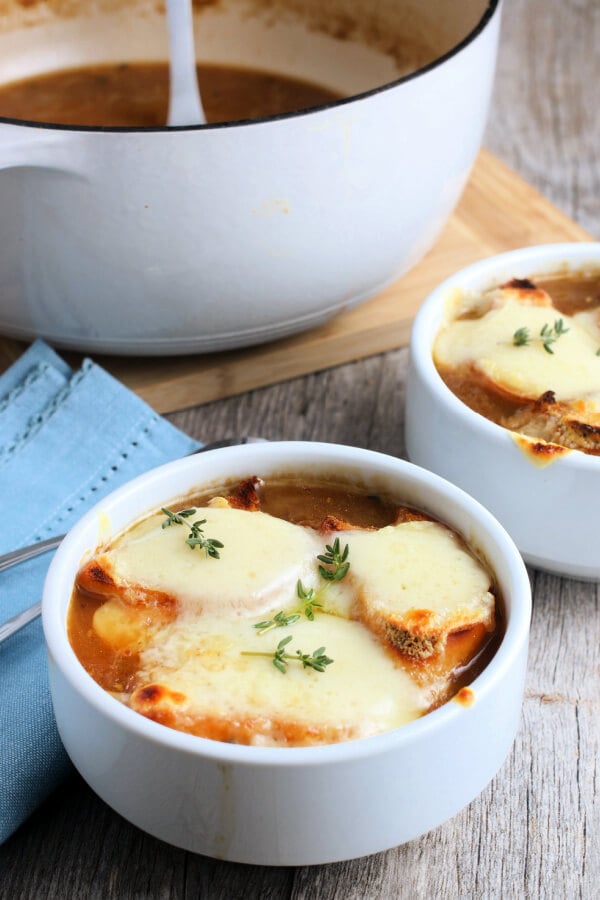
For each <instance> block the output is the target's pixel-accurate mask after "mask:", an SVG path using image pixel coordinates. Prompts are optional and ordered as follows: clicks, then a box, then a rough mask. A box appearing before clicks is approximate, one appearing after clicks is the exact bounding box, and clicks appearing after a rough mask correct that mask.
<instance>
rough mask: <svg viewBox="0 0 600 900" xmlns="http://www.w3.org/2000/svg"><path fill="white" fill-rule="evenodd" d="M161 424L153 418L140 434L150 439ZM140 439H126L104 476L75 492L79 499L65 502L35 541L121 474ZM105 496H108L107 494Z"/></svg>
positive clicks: (38, 531)
mask: <svg viewBox="0 0 600 900" xmlns="http://www.w3.org/2000/svg"><path fill="white" fill-rule="evenodd" d="M158 422H160V417H159V416H158V415H156V416H153V417H152V419H150V421H149V422H148V423H147V425H145V426H144V427H143V428H142V430H141V432H139V434H140V436H142V437H149V435H150V433H151V431H152V429H153V428H154V427H155V425H156V424H157V423H158ZM138 428H139V425H138V424H137V423H136V425H135V426H134V427H133V428H132V429H131V431H130V432H129V433H130V434H131V432H132V431H138ZM140 443H141V441H140V437H137V438H131V439H129V440H128V439H127V437H126V438H125V442H124V443H123V444H122V445H121V448H117V455H116V456H114V457H113V461H112V463H111V464H110V465H109V466H107V467H105V468H104V469H102V470H100V471H101V472H102V474H101V475H100V474H99V473H98V475H97V476H96V477H95V479H94V481H93V482H92V484H90V486H89V487H88V488H87V490H85V491H74V492H73V494H71V498H73V497H75V496H77V494H79V496H78V497H77V499H71V498H67V500H66V501H65V502H66V503H68V504H69V505H68V506H67V507H66V508H63V511H62V512H61V513H57V514H54V515H53V516H52V517H51V518H50V519H49V520H48V521H47V522H45V523H44V524H43V525H42V527H41V528H40V529H39V530H37V531H36V532H34V535H35V536H34V537H33V538H31V540H33V541H37V540H42V536H43V535H47V534H48V533H49V532H54V531H55V530H56V526H58V525H60V523H61V522H64V521H65V519H67V518H70V517H71V516H72V514H73V513H74V512H75V510H76V508H77V506H79V505H80V504H81V503H86V502H87V500H88V499H89V497H90V495H91V494H95V493H96V492H97V491H98V490H100V489H101V488H102V486H103V485H106V484H107V483H108V481H109V480H110V479H111V478H114V477H115V475H116V474H117V473H118V472H119V469H120V467H121V466H122V465H123V463H125V462H127V461H128V460H129V455H130V448H132V449H133V450H134V451H135V450H137V448H138V447H139V446H140ZM103 496H106V495H105V494H104V495H103Z"/></svg>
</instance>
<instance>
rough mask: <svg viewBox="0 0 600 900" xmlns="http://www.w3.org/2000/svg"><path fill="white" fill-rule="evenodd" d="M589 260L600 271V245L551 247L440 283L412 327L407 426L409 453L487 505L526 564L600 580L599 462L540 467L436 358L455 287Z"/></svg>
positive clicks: (579, 459)
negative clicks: (460, 392)
mask: <svg viewBox="0 0 600 900" xmlns="http://www.w3.org/2000/svg"><path fill="white" fill-rule="evenodd" d="M590 265H591V266H593V267H598V268H600V243H593V244H586V243H582V244H550V245H547V246H541V247H530V248H525V249H523V250H517V251H513V252H510V253H504V254H501V255H499V256H496V257H493V258H491V259H486V260H483V261H482V262H478V263H476V264H475V265H472V266H469V267H468V268H466V269H464V270H463V271H461V272H458V273H457V274H455V275H453V276H452V277H451V278H449V279H447V280H446V281H445V282H444V283H443V284H441V285H440V286H439V287H438V288H437V289H436V290H435V291H434V292H433V293H432V294H431V295H430V296H429V298H428V299H427V300H426V301H425V303H424V304H423V306H422V307H421V309H420V311H419V313H418V314H417V317H416V319H415V322H414V325H413V330H412V335H411V343H410V354H411V359H410V369H409V376H408V384H407V395H406V418H405V429H406V446H407V450H408V455H409V457H410V459H411V460H412V461H413V462H415V463H417V464H418V465H421V466H424V467H425V468H427V469H430V470H431V471H433V472H437V473H438V474H439V475H442V476H443V477H444V478H447V479H449V480H450V481H452V482H453V483H454V484H457V485H459V486H460V487H462V488H463V489H464V490H465V491H468V492H469V493H470V494H471V495H472V496H473V497H475V498H477V500H479V501H480V503H483V504H484V506H486V507H487V508H488V509H489V510H490V511H491V512H492V513H493V515H495V516H496V517H497V518H498V519H499V521H500V522H501V523H502V524H503V525H504V527H505V528H506V529H507V531H508V532H509V534H510V535H511V537H512V538H513V540H514V541H515V543H516V544H517V546H518V547H519V549H520V551H521V553H522V554H523V556H524V557H525V560H526V561H527V562H528V563H531V565H533V566H537V567H539V568H542V569H546V570H548V571H551V572H556V573H558V574H562V575H571V576H573V577H576V578H583V579H600V532H599V531H598V528H597V521H598V494H599V491H600V459H598V457H596V456H591V455H586V454H584V453H581V452H579V451H576V450H574V451H572V452H571V453H569V454H566V455H564V456H560V457H558V458H556V459H555V460H554V461H553V462H552V463H550V465H548V466H546V467H545V468H539V467H538V466H536V465H534V463H533V462H532V461H531V460H530V459H529V458H528V456H526V455H525V454H524V453H523V451H522V450H521V449H519V447H518V445H517V444H516V443H515V441H514V439H513V437H512V436H511V432H509V431H507V430H506V429H504V428H501V427H500V426H498V425H495V424H494V423H493V422H490V421H488V420H487V419H485V418H484V417H483V416H480V415H478V414H477V413H474V412H473V411H472V410H470V409H469V408H468V407H467V406H465V404H463V403H462V402H461V401H460V400H458V398H457V397H456V396H455V395H454V394H453V393H452V392H451V391H450V390H449V389H448V388H447V387H446V385H445V384H444V382H443V381H442V379H441V378H440V376H439V375H438V372H437V370H436V368H435V366H434V364H433V359H432V346H433V341H434V338H435V335H436V333H437V330H438V328H439V326H440V324H441V321H442V317H443V309H444V303H445V301H446V298H447V297H448V294H449V293H450V292H452V291H455V290H457V289H458V290H463V289H464V290H474V291H477V290H481V289H486V288H489V287H492V286H494V285H498V284H502V283H503V282H505V281H507V280H509V279H511V278H515V277H516V278H526V277H529V278H534V279H535V276H536V275H542V274H546V273H552V272H559V271H563V270H566V271H568V270H573V271H577V270H578V269H579V268H581V267H586V266H590ZM549 387H550V386H549Z"/></svg>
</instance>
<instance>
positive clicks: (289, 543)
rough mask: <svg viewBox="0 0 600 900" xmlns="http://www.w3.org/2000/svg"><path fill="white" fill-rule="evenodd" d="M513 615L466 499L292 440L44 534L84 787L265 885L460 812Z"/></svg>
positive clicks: (489, 726)
mask: <svg viewBox="0 0 600 900" xmlns="http://www.w3.org/2000/svg"><path fill="white" fill-rule="evenodd" d="M529 616H530V590H529V582H528V579H527V575H526V572H525V570H524V566H523V563H522V561H521V558H520V556H519V554H518V552H517V550H516V548H515V547H514V545H513V544H512V542H511V541H510V539H509V538H508V537H507V535H506V534H505V532H504V531H503V529H502V528H501V527H500V526H499V525H498V523H497V522H495V520H494V519H493V518H492V517H491V516H490V515H489V514H488V513H487V512H486V511H485V510H484V509H482V508H481V507H479V506H478V504H477V503H476V502H475V501H473V500H472V499H471V498H469V497H468V496H466V495H464V494H462V492H461V491H459V490H458V489H456V488H454V487H453V486H451V485H449V484H448V483H446V482H443V481H442V480H441V479H439V478H438V477H436V476H434V475H431V474H430V473H427V472H425V471H423V470H419V469H417V468H416V467H414V466H412V465H410V464H409V463H406V462H403V461H400V460H397V459H393V458H390V457H386V456H383V455H381V454H377V453H373V452H370V451H366V450H358V449H356V448H349V447H341V446H335V445H326V444H306V443H275V444H261V445H252V446H250V445H249V446H246V447H239V448H229V449H227V450H219V451H211V452H209V453H206V454H203V455H202V456H201V457H195V458H194V457H191V458H188V459H185V460H182V461H179V462H176V463H172V464H169V465H167V466H164V467H161V468H160V469H156V470H153V471H152V472H150V473H148V474H147V475H144V476H142V477H141V478H138V479H136V480H135V481H133V482H131V483H130V484H129V485H127V486H125V487H123V488H121V489H120V490H118V491H117V492H115V493H114V494H112V495H111V496H110V497H108V498H106V500H104V501H103V502H102V503H101V504H100V505H99V506H98V507H97V508H96V509H95V510H92V511H91V512H90V513H89V514H88V515H87V516H86V517H85V518H84V519H82V520H81V522H80V523H79V525H78V526H76V528H75V529H73V531H72V532H71V533H70V534H69V535H68V536H67V538H66V539H65V541H64V542H63V544H62V545H61V548H60V549H59V551H58V552H57V555H56V557H55V559H54V560H53V563H52V566H51V569H50V571H49V574H48V578H47V582H46V585H45V590H44V599H43V620H44V629H45V635H46V640H47V644H48V649H49V654H50V660H51V665H50V673H51V686H52V694H53V702H54V706H55V711H56V717H57V723H58V727H59V731H60V734H61V737H62V739H63V741H64V744H65V747H66V749H67V752H68V753H69V755H70V756H71V758H72V759H73V762H74V763H75V765H76V766H77V768H78V769H79V771H80V772H81V774H82V775H83V777H84V778H85V779H86V780H87V781H88V782H89V784H90V785H91V786H92V787H93V788H94V790H96V791H97V793H98V794H99V795H100V796H101V797H102V798H103V799H104V800H106V802H108V803H109V804H110V805H111V806H113V807H114V808H115V809H116V810H117V811H118V812H120V813H121V814H122V815H124V816H125V817H126V818H128V819H129V820H130V821H132V822H134V823H135V824H137V825H138V826H139V827H141V828H143V829H144V830H146V831H148V832H150V833H151V834H153V835H155V836H157V837H160V838H162V839H163V840H166V841H169V842H170V843H173V844H175V845H177V846H181V847H185V848H187V849H189V850H192V851H195V852H199V853H203V854H207V855H210V856H215V857H219V858H224V859H229V860H235V861H239V862H247V863H257V864H264V865H304V864H312V863H320V862H328V861H333V860H338V859H347V858H352V857H356V856H361V855H365V854H367V853H373V852H377V851H379V850H383V849H386V848H388V847H392V846H395V845H397V844H399V843H402V842H404V841H407V840H410V839H411V838H413V837H416V836H417V835H419V834H422V833H423V832H424V831H427V830H429V829H431V828H433V827H435V826H436V825H438V824H440V823H441V822H443V821H444V820H445V819H447V818H448V817H450V816H452V815H453V814H455V813H456V812H457V811H458V810H459V809H460V808H462V807H463V806H464V805H466V803H468V802H469V801H470V800H471V799H473V797H474V796H476V794H477V793H479V791H481V790H482V789H483V787H484V786H485V785H486V784H487V782H488V781H489V780H490V779H491V778H492V777H493V775H494V774H495V773H496V771H497V770H498V768H499V767H500V765H501V764H502V761H503V760H504V758H505V756H506V754H507V753H508V751H509V749H510V747H511V744H512V741H513V739H514V735H515V733H516V728H517V724H518V720H519V713H520V705H521V700H522V692H523V680H524V672H525V665H526V656H527V638H528V629H529ZM157 773H160V776H159V777H158V778H157ZM349 784H351V785H352V789H351V790H349V787H348V786H349ZM286 808H294V810H295V815H294V816H293V817H290V816H286V815H285V814H284V811H285V809H286ZM317 820H318V821H319V822H320V823H321V824H320V827H319V829H315V828H314V827H312V826H311V824H310V823H311V822H314V821H317ZM357 821H360V822H361V827H360V828H356V827H350V824H351V823H356V822H357Z"/></svg>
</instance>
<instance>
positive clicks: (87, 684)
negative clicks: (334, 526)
mask: <svg viewBox="0 0 600 900" xmlns="http://www.w3.org/2000/svg"><path fill="white" fill-rule="evenodd" d="M282 453H283V456H281V454H282ZM217 454H218V455H219V457H221V458H222V459H223V464H226V463H228V461H229V460H230V459H231V460H232V462H233V464H234V467H240V468H242V469H243V468H244V467H245V468H247V467H248V463H246V464H245V466H244V460H251V459H254V457H255V456H257V455H258V464H257V466H256V468H257V469H259V468H260V459H261V458H265V459H268V460H270V459H271V458H272V457H274V458H275V459H277V458H278V454H279V456H280V462H281V463H282V464H283V465H284V466H285V459H286V456H287V457H288V458H290V457H291V456H293V454H296V456H298V455H299V454H302V455H303V456H304V457H306V458H307V460H308V461H309V462H310V460H311V459H312V460H313V461H314V462H316V461H317V459H318V460H319V462H320V463H322V464H323V466H325V465H326V464H327V462H328V461H330V460H334V459H335V460H336V462H337V463H338V464H339V462H340V460H342V462H343V463H347V464H350V463H355V462H358V463H360V464H362V465H363V467H364V466H367V467H368V466H369V465H371V466H373V467H374V469H375V470H376V471H383V467H385V470H386V472H390V467H393V469H394V472H393V477H396V475H397V477H398V478H399V479H400V480H402V481H405V482H406V481H410V482H415V481H416V482H417V483H418V484H420V485H424V486H425V488H426V489H430V490H431V491H433V493H434V494H435V496H436V502H437V500H438V499H439V500H440V502H447V503H449V504H450V505H451V506H453V507H454V508H456V509H458V508H462V512H464V511H465V507H466V512H467V513H468V517H469V519H470V520H471V525H472V526H473V525H474V526H475V527H476V528H477V529H480V530H481V531H482V532H483V533H485V535H486V538H487V540H488V542H489V543H490V544H493V545H494V546H495V548H496V550H497V551H498V553H499V555H500V556H501V558H502V560H503V563H504V564H505V569H506V573H505V578H506V582H507V584H506V588H507V591H506V592H508V588H510V593H511V597H512V598H513V599H514V600H515V602H511V604H510V611H509V613H508V614H507V622H506V628H505V633H504V636H503V638H502V641H501V644H500V646H499V647H498V650H497V651H496V653H495V655H494V657H493V658H492V659H491V661H490V662H489V663H488V665H487V666H486V668H485V669H484V670H483V672H482V673H481V674H480V675H479V676H478V677H477V678H476V679H475V680H474V681H473V682H472V685H471V687H472V688H473V691H474V693H475V697H476V701H475V704H474V705H473V706H472V707H469V708H466V707H463V706H461V705H459V704H458V703H456V702H453V701H452V700H451V701H448V702H447V703H446V704H444V705H443V706H441V707H439V708H438V709H436V710H434V711H432V712H430V713H427V714H426V715H425V716H423V717H422V718H421V719H417V720H415V721H413V722H409V723H407V724H406V725H402V726H401V727H399V728H396V729H393V730H390V731H386V732H383V733H381V734H377V735H374V736H371V737H365V738H359V739H357V740H354V741H346V742H340V743H336V744H328V745H323V746H316V747H285V748H283V747H252V746H247V745H232V744H226V743H223V742H219V741H214V740H211V739H208V738H202V737H197V736H195V735H189V734H185V733H183V732H179V731H176V730H175V729H171V728H168V727H167V726H163V725H160V724H158V723H156V722H153V721H151V720H149V719H146V718H145V717H144V716H142V715H140V714H139V713H137V712H135V711H134V710H131V709H129V708H128V707H126V706H124V705H123V704H122V703H120V702H119V701H118V700H116V699H115V698H113V697H111V696H110V695H109V694H108V693H107V692H106V691H105V690H104V689H103V688H101V687H100V686H99V685H98V684H97V683H96V682H95V681H94V680H93V679H92V677H91V676H90V675H89V674H88V673H87V672H86V671H85V669H84V668H83V666H82V665H81V663H80V662H79V660H78V659H77V657H76V656H75V653H74V651H73V650H72V648H71V645H70V643H69V641H68V638H67V632H66V610H67V606H68V602H65V600H64V589H65V579H68V584H69V585H71V583H72V581H71V578H72V576H71V575H69V574H68V573H69V572H71V571H73V570H74V569H76V568H77V566H78V564H79V561H80V559H81V555H82V552H83V547H82V541H83V540H84V539H85V541H87V543H86V546H89V538H88V537H86V531H89V533H90V535H92V534H95V533H96V530H97V522H98V512H100V511H101V510H102V512H103V513H106V512H108V513H109V514H110V511H111V509H112V508H114V507H118V506H120V505H121V504H123V503H125V502H126V501H127V499H128V498H131V497H132V496H133V497H134V498H135V497H136V496H138V495H139V492H140V491H141V490H142V489H150V490H152V489H153V488H155V487H156V488H158V487H159V486H160V484H161V483H162V482H163V481H164V480H165V478H168V476H169V474H170V473H171V472H177V471H179V470H181V472H182V473H183V474H186V473H187V471H188V470H189V472H190V473H192V472H193V473H194V475H195V477H194V478H193V479H192V478H191V474H190V486H193V485H194V484H198V482H199V480H200V479H201V472H200V479H199V478H198V477H197V474H196V473H197V472H198V466H199V465H201V464H200V463H199V460H200V459H202V460H206V461H209V460H210V458H211V457H212V458H213V459H214V457H215V455H217ZM378 466H379V467H380V468H378ZM230 470H231V465H230ZM207 477H208V476H207ZM224 477H225V476H224ZM167 492H168V488H167ZM158 493H160V492H158ZM159 502H160V501H159ZM137 506H138V507H141V504H140V502H139V499H138V500H137ZM150 508H154V504H152V505H151V507H150ZM146 509H147V507H146V506H144V507H143V510H142V509H140V514H143V512H145V511H146ZM132 520H135V516H134V517H132ZM119 530H120V529H119ZM65 564H67V565H66V569H67V571H66V572H65V571H64V570H65ZM530 619H531V587H530V582H529V577H528V575H527V571H526V569H525V564H524V563H523V560H522V558H521V556H520V554H519V552H518V550H517V548H516V546H515V544H514V542H513V541H512V539H511V538H510V537H509V535H508V533H507V532H506V531H505V529H504V528H503V527H502V526H501V525H500V524H499V523H498V521H497V520H496V519H495V518H494V517H493V516H492V515H491V513H489V512H488V511H487V510H486V509H485V508H484V507H483V506H481V504H479V503H478V502H477V501H475V500H474V499H473V498H472V497H470V496H469V495H468V494H466V493H465V492H464V491H462V490H461V489H460V488H457V487H456V486H455V485H453V484H450V482H447V481H445V480H444V479H442V478H440V477H439V476H438V475H435V474H433V473H432V472H428V471H427V470H425V469H421V468H419V467H418V466H415V465H414V464H412V463H410V462H408V461H406V460H402V459H398V458H395V457H391V456H388V455H386V454H383V453H378V452H376V451H373V450H366V449H361V448H356V447H348V446H345V445H341V444H331V443H321V442H305V441H277V442H266V443H264V444H262V443H261V444H246V445H243V446H235V447H229V448H225V449H217V450H211V451H208V452H207V453H205V454H202V456H201V457H194V456H190V457H185V458H183V459H180V460H175V461H174V462H171V463H167V464H165V465H162V466H159V467H157V468H154V469H151V470H150V471H149V472H147V473H145V474H143V475H140V476H138V477H137V478H134V479H132V480H131V481H129V482H127V483H126V484H125V485H123V486H122V487H120V488H118V489H117V490H115V491H113V492H112V493H111V494H109V495H107V497H105V498H104V499H103V500H101V501H100V502H99V503H97V504H96V505H95V506H94V507H93V508H92V509H91V510H89V511H88V512H87V513H86V514H85V515H84V516H83V517H82V518H81V519H80V520H79V522H78V523H76V525H74V526H73V528H72V529H71V530H70V531H69V532H68V534H67V536H66V537H65V539H64V540H63V542H62V544H61V545H60V547H59V548H58V550H57V552H56V554H55V556H54V558H53V560H52V563H51V565H50V568H49V571H48V574H47V576H46V581H45V584H44V591H43V599H42V621H43V627H44V637H45V641H46V646H47V649H48V650H49V651H50V654H51V656H52V657H53V662H54V665H56V666H57V667H58V668H59V669H60V670H61V672H62V675H63V677H64V678H66V679H67V681H68V682H69V684H70V686H71V687H72V688H73V689H74V690H75V691H76V692H77V693H78V695H79V696H80V697H82V698H83V699H84V700H85V701H86V702H87V703H89V704H90V705H91V706H92V707H93V708H94V709H95V710H96V712H98V713H100V714H101V715H102V716H103V717H106V718H108V719H109V720H111V723H112V724H113V725H116V726H120V727H121V728H122V729H124V730H125V731H127V732H129V733H133V734H134V735H135V736H137V737H138V738H144V739H145V740H148V741H150V743H152V744H155V745H159V746H161V747H164V748H168V749H170V750H173V751H177V752H180V753H184V754H186V755H191V756H197V757H199V758H204V759H212V760H218V761H220V762H228V763H235V764H236V765H238V764H239V765H249V766H261V767H264V766H277V767H279V766H283V767H295V766H300V765H302V766H307V765H308V766H310V765H327V764H337V763H340V762H342V761H347V760H356V759H361V758H364V757H372V756H377V755H379V754H382V753H387V752H389V751H390V750H391V749H392V750H399V749H400V748H402V747H403V746H406V745H410V744H411V743H412V742H414V741H416V742H418V741H419V740H421V739H423V738H425V739H429V737H430V735H431V734H432V733H435V732H437V731H439V730H440V729H443V728H444V727H447V726H451V724H452V723H453V722H454V721H455V720H457V719H458V717H459V716H462V715H468V714H469V711H470V709H474V708H476V707H477V704H478V703H481V702H484V701H485V697H486V695H487V694H489V693H490V691H493V690H494V689H495V688H496V687H497V686H498V685H499V684H500V683H502V681H503V680H504V678H505V677H506V675H507V674H508V672H509V671H510V670H511V668H512V667H513V666H514V664H515V662H516V661H517V659H519V658H520V656H521V654H522V652H523V651H524V650H525V652H526V648H527V642H528V636H529V624H530Z"/></svg>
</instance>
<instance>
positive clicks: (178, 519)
mask: <svg viewBox="0 0 600 900" xmlns="http://www.w3.org/2000/svg"><path fill="white" fill-rule="evenodd" d="M161 512H163V513H164V514H165V516H166V517H167V518H166V519H165V520H164V522H163V523H162V527H163V528H170V527H171V525H187V526H188V527H189V529H190V533H189V534H188V536H187V539H186V544H187V545H188V547H189V548H190V549H191V550H195V549H196V547H197V548H198V549H199V550H204V553H205V554H206V556H207V557H211V558H212V559H220V558H221V556H220V553H219V550H221V549H222V548H223V547H224V546H225V545H224V544H223V543H221V541H218V540H216V538H208V537H205V535H204V531H203V529H202V526H203V525H206V521H207V520H206V519H198V521H197V522H191V523H190V522H186V521H185V520H186V519H189V517H190V516H193V515H194V513H195V512H196V509H195V508H193V509H182V510H181V512H178V513H175V512H173V511H172V510H171V509H167V508H166V507H165V506H161Z"/></svg>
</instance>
